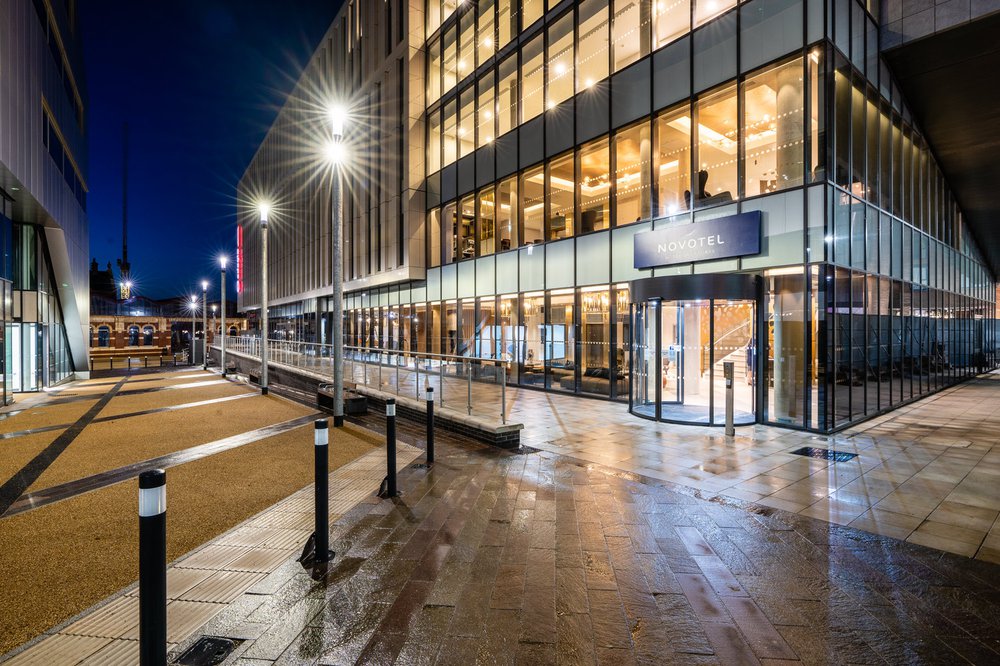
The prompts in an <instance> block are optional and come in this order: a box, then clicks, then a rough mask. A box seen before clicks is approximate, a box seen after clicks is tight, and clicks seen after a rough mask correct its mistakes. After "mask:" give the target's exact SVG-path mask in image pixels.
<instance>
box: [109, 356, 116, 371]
mask: <svg viewBox="0 0 1000 666" xmlns="http://www.w3.org/2000/svg"><path fill="white" fill-rule="evenodd" d="M108 360H109V361H110V363H111V366H110V367H108V370H114V369H115V357H114V356H112V357H111V358H110V359H108Z"/></svg>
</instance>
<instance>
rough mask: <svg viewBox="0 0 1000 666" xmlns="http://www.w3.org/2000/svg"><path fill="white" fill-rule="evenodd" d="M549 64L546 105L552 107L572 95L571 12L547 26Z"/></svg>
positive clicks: (547, 60) (547, 59)
mask: <svg viewBox="0 0 1000 666" xmlns="http://www.w3.org/2000/svg"><path fill="white" fill-rule="evenodd" d="M548 48H549V54H548V57H547V58H546V59H545V60H546V62H547V63H548V65H549V83H548V93H547V94H546V107H547V108H550V109H551V108H552V107H554V106H556V105H557V104H559V103H560V102H562V101H564V100H567V99H569V98H570V97H572V96H573V61H574V57H573V12H568V13H567V14H566V15H565V16H563V17H562V18H561V19H559V20H558V21H556V22H555V23H554V24H552V25H550V26H549V46H548Z"/></svg>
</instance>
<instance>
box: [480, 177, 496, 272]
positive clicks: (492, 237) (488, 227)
mask: <svg viewBox="0 0 1000 666" xmlns="http://www.w3.org/2000/svg"><path fill="white" fill-rule="evenodd" d="M493 196H494V195H493V188H492V187H491V188H489V189H487V190H482V191H481V192H480V193H479V198H478V202H479V203H478V210H479V219H478V220H477V224H478V225H479V255H480V256H485V255H489V254H493V253H494V252H495V251H496V248H495V243H496V206H495V205H494V199H493Z"/></svg>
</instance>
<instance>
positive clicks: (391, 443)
mask: <svg viewBox="0 0 1000 666" xmlns="http://www.w3.org/2000/svg"><path fill="white" fill-rule="evenodd" d="M385 468H386V476H385V479H386V492H385V496H386V497H395V496H396V495H397V493H396V399H395V398H389V399H388V400H386V401H385Z"/></svg>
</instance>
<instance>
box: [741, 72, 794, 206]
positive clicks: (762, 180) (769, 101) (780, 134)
mask: <svg viewBox="0 0 1000 666" xmlns="http://www.w3.org/2000/svg"><path fill="white" fill-rule="evenodd" d="M803 117H804V109H803V86H802V60H800V59H796V60H793V61H792V62H789V63H786V64H784V65H780V66H778V67H775V68H772V69H770V70H768V71H766V72H762V73H760V74H755V75H753V76H750V77H747V79H746V81H745V82H744V84H743V145H744V155H745V157H744V165H745V167H746V175H745V184H746V196H754V195H757V194H765V193H767V192H774V191H777V190H782V189H785V188H788V187H797V186H799V185H801V184H802V175H803V168H804V167H803V158H804V154H805V152H804V146H805V136H804V132H803V122H802V121H803Z"/></svg>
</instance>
